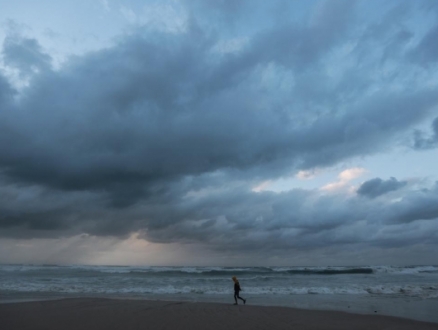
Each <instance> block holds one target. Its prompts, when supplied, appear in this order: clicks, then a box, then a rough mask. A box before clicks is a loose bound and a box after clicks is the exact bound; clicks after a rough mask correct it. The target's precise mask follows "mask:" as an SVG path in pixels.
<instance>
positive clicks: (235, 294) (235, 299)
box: [234, 292, 239, 305]
mask: <svg viewBox="0 0 438 330" xmlns="http://www.w3.org/2000/svg"><path fill="white" fill-rule="evenodd" d="M238 295H239V293H238V292H234V301H235V303H234V305H237V296H238Z"/></svg>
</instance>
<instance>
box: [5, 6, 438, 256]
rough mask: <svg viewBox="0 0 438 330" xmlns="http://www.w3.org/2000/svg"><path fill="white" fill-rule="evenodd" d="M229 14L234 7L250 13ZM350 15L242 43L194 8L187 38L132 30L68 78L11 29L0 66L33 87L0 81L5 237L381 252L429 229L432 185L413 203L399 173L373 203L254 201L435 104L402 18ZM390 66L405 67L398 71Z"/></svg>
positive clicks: (274, 30) (307, 193)
mask: <svg viewBox="0 0 438 330" xmlns="http://www.w3.org/2000/svg"><path fill="white" fill-rule="evenodd" d="M198 6H200V7H202V6H201V5H200V4H198ZM206 6H210V5H206ZM211 6H213V5H211ZM215 6H216V5H215ZM219 6H220V7H221V11H222V14H223V15H227V12H230V13H231V12H233V11H234V10H235V9H236V8H235V7H234V6H238V8H239V10H237V9H236V10H237V11H241V12H245V8H247V7H246V6H249V3H246V4H245V3H238V4H237V3H234V2H233V3H231V2H221V3H220V4H219ZM357 6H358V3H357V2H355V1H325V2H321V3H318V5H317V6H316V7H314V8H312V9H311V10H310V13H308V16H309V17H310V18H309V21H308V22H305V23H302V22H290V21H288V22H285V21H282V22H281V24H274V23H275V22H273V23H272V24H270V25H269V26H264V27H263V28H262V29H260V30H257V31H255V32H254V31H252V30H251V29H250V30H251V31H250V32H249V35H248V37H247V41H246V42H245V43H242V45H240V48H238V49H237V50H235V51H228V50H227V51H221V50H220V47H219V48H218V44H220V43H221V41H223V39H224V38H225V39H226V37H227V36H223V35H221V34H220V30H218V31H211V29H207V28H204V26H203V25H202V24H203V23H202V20H201V19H199V20H198V19H197V15H196V13H192V14H193V17H191V21H190V24H188V27H187V31H185V32H184V33H164V32H159V31H155V30H154V31H151V30H148V29H139V30H138V31H135V32H134V33H132V34H129V35H123V36H120V37H119V38H118V40H117V42H115V44H114V45H113V46H111V47H108V48H106V49H102V50H99V51H94V52H90V53H87V54H84V55H81V56H76V57H73V58H71V59H69V60H68V61H67V62H65V63H64V64H63V65H62V66H61V67H60V68H59V69H57V70H52V69H51V67H50V62H51V59H50V56H49V55H47V54H46V53H45V52H44V50H43V49H42V48H41V47H40V45H39V44H38V42H37V41H36V40H35V39H30V38H25V37H22V36H9V37H7V39H6V41H5V43H4V45H3V57H4V64H5V65H6V66H8V67H11V68H15V69H18V70H20V72H21V73H22V75H25V76H28V75H30V74H32V79H31V80H30V82H29V86H26V87H24V88H22V89H20V91H19V92H16V91H15V90H14V89H13V88H12V87H11V84H10V83H8V81H7V80H6V79H3V78H2V76H0V105H1V109H0V171H1V174H2V177H1V178H2V181H1V183H0V188H1V192H2V194H1V195H0V235H3V236H11V237H28V238H29V237H36V236H47V237H50V236H55V237H58V236H60V235H75V234H79V233H89V234H93V235H101V236H117V237H125V236H126V235H128V234H129V233H131V232H135V231H139V232H141V233H142V235H144V237H147V238H148V239H149V240H151V241H155V242H165V243H167V242H198V243H203V244H209V245H211V246H214V247H215V248H216V249H233V248H241V249H253V248H256V247H260V246H264V248H266V249H282V248H293V247H297V248H309V247H312V246H321V247H323V246H324V245H341V244H354V243H355V242H361V243H363V244H368V242H377V243H376V244H378V241H379V239H381V240H382V241H383V240H384V238H381V237H380V238H379V237H378V236H376V235H375V232H378V231H379V228H381V227H379V226H386V227H389V226H397V225H399V224H406V223H408V224H410V223H414V222H417V221H423V220H427V219H429V220H430V219H434V217H436V213H435V211H436V210H435V209H434V206H433V204H432V203H431V201H432V200H433V199H434V198H436V191H435V190H433V189H431V190H428V191H426V192H423V193H419V192H411V193H412V194H408V195H406V196H403V195H402V191H397V192H396V190H397V189H399V188H401V187H402V186H404V185H405V184H406V182H405V181H397V180H396V179H394V178H391V179H390V180H386V181H384V180H382V179H379V178H376V179H373V180H370V181H368V182H365V183H364V184H363V185H362V186H361V187H360V188H359V190H358V194H359V195H364V196H368V197H376V196H381V195H382V197H381V198H376V199H373V198H369V199H364V198H360V196H350V197H348V198H346V197H345V195H342V196H341V195H337V194H334V195H326V194H323V193H321V192H320V191H317V190H299V189H295V190H292V191H289V192H285V193H280V194H277V193H273V192H262V193H255V192H253V191H251V187H253V186H254V185H255V183H259V182H260V181H261V180H265V179H272V178H277V177H280V176H282V175H285V174H289V173H290V172H291V171H296V170H299V169H309V168H314V167H325V166H328V165H332V164H336V163H338V162H340V161H344V160H348V159H351V158H352V157H356V156H363V155H370V154H374V153H378V152H380V151H382V150H384V149H386V148H390V147H391V146H392V145H393V143H395V141H397V140H398V139H399V138H401V137H403V136H404V135H405V134H407V133H409V132H410V131H411V129H412V127H414V125H416V124H418V123H420V122H422V121H423V120H425V119H426V118H429V117H430V115H431V113H433V112H436V106H437V104H438V91H437V90H436V88H434V87H433V86H432V87H431V86H430V85H427V84H426V83H424V81H419V80H418V79H417V78H416V77H417V74H416V73H415V74H412V72H413V71H415V72H417V71H416V70H420V71H421V70H424V71H421V72H422V74H424V75H428V74H430V72H429V71H426V70H425V69H424V68H422V66H421V60H419V58H417V59H415V58H413V57H412V56H411V55H410V54H411V53H409V52H408V51H407V48H408V47H409V46H408V44H409V41H410V40H411V39H412V38H413V36H414V35H415V31H411V30H409V29H407V28H406V26H403V27H400V26H401V25H400V22H403V20H405V19H407V18H409V10H408V9H406V8H405V9H403V8H402V9H403V10H402V9H400V10H398V11H394V12H391V13H390V14H388V15H387V16H385V17H386V21H385V24H384V25H382V26H381V25H379V24H377V23H373V24H371V23H370V24H371V25H373V26H371V27H369V26H367V22H362V21H360V20H359V21H357V20H353V18H354V17H356V16H355V15H359V14H360V10H358V9H357ZM210 13H211V12H210ZM235 15H237V14H236V13H235ZM406 17H407V18H406ZM204 19H205V18H204ZM221 22H222V21H221ZM358 22H361V23H358ZM217 24H218V25H220V24H221V23H217ZM236 24H237V23H236ZM361 24H362V25H361ZM382 24H383V23H382ZM382 31H384V32H385V33H383V32H382ZM428 33H433V31H432V30H431V31H429V32H428ZM358 41H360V42H358ZM388 45H389V46H388ZM369 46H372V47H369ZM368 47H369V48H368ZM418 47H420V48H421V49H423V48H424V47H426V46H421V45H420V46H418ZM420 48H418V49H420ZM218 49H219V50H218ZM365 49H367V51H365ZM391 49H392V50H391ZM424 49H425V48H424ZM418 51H419V50H418ZM424 51H426V50H422V52H424ZM428 51H429V52H430V51H431V50H430V49H429V50H428ZM406 54H407V55H406ZM387 63H399V64H400V65H401V66H403V67H404V68H405V70H404V71H403V72H397V73H391V72H390V73H388V74H387V72H388V70H389V69H387V67H385V65H387ZM412 70H413V71H412ZM389 71H390V70H389ZM400 81H403V82H404V84H403V85H400V83H399V82H400ZM14 93H15V94H14ZM14 95H16V96H17V97H13V96H14ZM437 127H438V121H437V120H436V121H435V122H434V130H435V133H436V132H437ZM435 135H436V134H435ZM418 141H420V140H418ZM424 141H426V140H424ZM418 143H419V145H420V144H421V143H420V142H418ZM424 143H426V142H424ZM389 191H394V193H397V194H398V193H400V194H401V195H400V196H401V197H400V198H401V200H400V202H397V203H395V204H394V203H392V204H391V202H390V201H388V200H386V196H384V194H385V193H387V192H389ZM398 203H400V204H398ZM395 205H397V206H398V208H397V209H395ZM377 210H378V211H379V212H380V214H377V213H376V214H374V212H377ZM386 227H385V228H386ZM394 241H395V239H393V240H392V241H391V242H394ZM414 241H415V240H414V238H412V242H414ZM388 244H389V243H388ZM394 244H395V243H394Z"/></svg>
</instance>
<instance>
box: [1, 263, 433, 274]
mask: <svg viewBox="0 0 438 330" xmlns="http://www.w3.org/2000/svg"><path fill="white" fill-rule="evenodd" d="M0 272H8V273H11V272H19V273H21V272H34V273H69V274H73V273H105V274H133V275H140V276H141V275H157V276H158V275H163V276H165V275H174V276H178V275H181V276H192V275H194V274H196V275H199V276H234V275H235V276H242V275H252V276H257V275H269V274H276V275H280V276H294V275H315V276H318V275H321V276H324V275H364V274H400V275H415V274H438V266H363V267H152V266H140V267H138V266H87V265H70V266H59V265H0Z"/></svg>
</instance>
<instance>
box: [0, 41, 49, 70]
mask: <svg viewBox="0 0 438 330" xmlns="http://www.w3.org/2000/svg"><path fill="white" fill-rule="evenodd" d="M2 55H3V60H4V63H5V64H6V65H8V66H10V67H13V68H16V69H18V70H19V71H20V74H21V75H23V76H29V75H32V74H33V73H34V72H35V71H36V70H40V71H42V70H48V69H50V66H51V57H50V56H49V55H48V54H46V53H44V52H43V50H42V48H41V46H40V44H39V43H38V41H37V40H35V39H32V38H25V37H22V36H20V35H17V34H14V35H10V36H8V37H6V39H5V40H4V42H3V51H2Z"/></svg>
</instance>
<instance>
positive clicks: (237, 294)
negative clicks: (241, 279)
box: [234, 291, 245, 304]
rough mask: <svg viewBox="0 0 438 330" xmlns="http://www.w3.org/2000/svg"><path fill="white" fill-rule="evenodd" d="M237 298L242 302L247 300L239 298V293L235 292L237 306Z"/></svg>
mask: <svg viewBox="0 0 438 330" xmlns="http://www.w3.org/2000/svg"><path fill="white" fill-rule="evenodd" d="M237 298H239V299H240V300H242V301H245V299H243V298H242V297H241V296H239V291H234V300H235V301H236V304H237Z"/></svg>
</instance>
